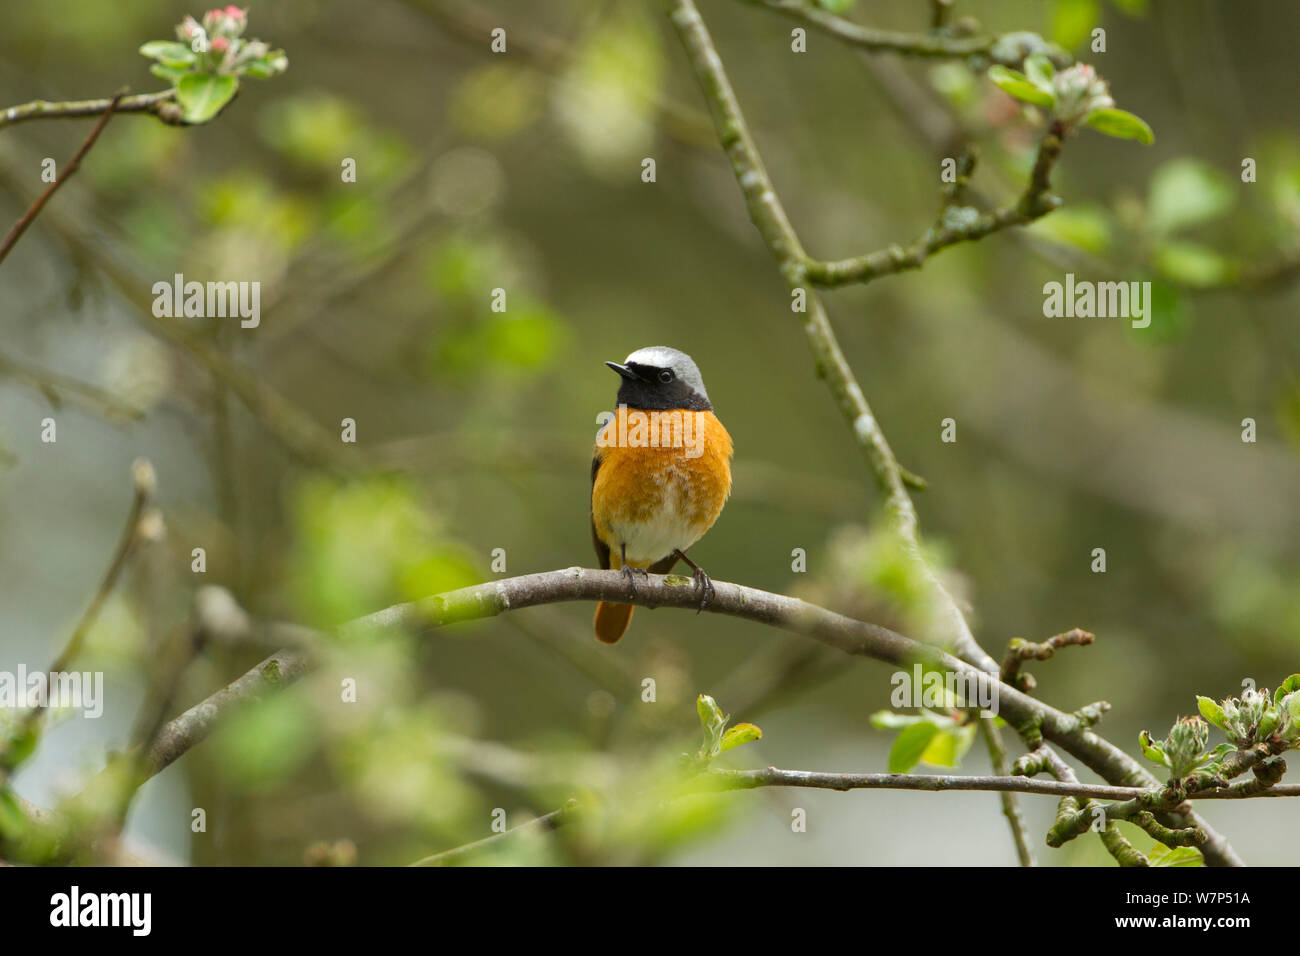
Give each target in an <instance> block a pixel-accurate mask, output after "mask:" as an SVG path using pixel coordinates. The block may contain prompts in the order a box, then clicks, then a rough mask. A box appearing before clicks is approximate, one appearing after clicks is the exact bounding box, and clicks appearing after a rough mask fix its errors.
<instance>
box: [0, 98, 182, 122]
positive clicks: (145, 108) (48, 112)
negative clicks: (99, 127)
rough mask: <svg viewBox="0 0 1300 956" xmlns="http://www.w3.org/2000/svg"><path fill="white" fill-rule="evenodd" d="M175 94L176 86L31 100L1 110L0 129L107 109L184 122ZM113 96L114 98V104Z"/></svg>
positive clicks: (108, 110)
mask: <svg viewBox="0 0 1300 956" xmlns="http://www.w3.org/2000/svg"><path fill="white" fill-rule="evenodd" d="M175 98H176V91H175V90H162V91H160V92H158V93H137V94H136V95H134V96H121V97H120V98H119V97H109V98H107V99H101V100H66V101H63V102H54V103H51V102H48V101H46V100H32V102H30V103H23V104H22V105H21V106H11V107H9V108H8V109H4V110H0V129H4V127H6V126H10V125H12V124H14V123H21V122H23V121H24V120H34V119H81V118H84V117H87V116H99V115H101V114H104V113H109V112H112V113H148V114H151V115H153V116H156V117H158V119H160V120H162V121H163V122H164V123H166V124H168V125H169V126H183V125H185V121H184V120H183V119H181V111H180V107H179V106H177V105H176V103H175V102H174V100H175ZM114 100H116V101H117V103H116V105H114Z"/></svg>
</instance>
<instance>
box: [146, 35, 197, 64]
mask: <svg viewBox="0 0 1300 956" xmlns="http://www.w3.org/2000/svg"><path fill="white" fill-rule="evenodd" d="M140 52H141V54H143V55H144V56H147V57H149V59H151V60H158V61H159V62H160V63H162V64H163V65H164V66H189V65H190V64H192V63H193V62H194V51H193V50H191V49H190V48H189V47H188V46H186V45H185V44H184V43H176V42H174V41H172V40H154V41H152V42H150V43H146V44H145V45H144V46H142V47H140Z"/></svg>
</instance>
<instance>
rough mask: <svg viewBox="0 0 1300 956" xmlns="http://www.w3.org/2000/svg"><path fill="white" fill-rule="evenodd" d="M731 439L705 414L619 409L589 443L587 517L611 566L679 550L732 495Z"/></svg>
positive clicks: (699, 533) (640, 562)
mask: <svg viewBox="0 0 1300 956" xmlns="http://www.w3.org/2000/svg"><path fill="white" fill-rule="evenodd" d="M731 454H732V444H731V436H730V435H728V434H727V430H726V429H725V428H723V427H722V423H721V422H720V421H718V419H717V416H715V415H714V414H713V413H712V412H693V411H685V410H681V409H674V410H671V411H642V410H640V409H627V408H620V409H619V411H618V414H617V416H616V417H615V418H614V419H612V420H611V421H610V422H609V423H608V424H607V425H606V426H605V427H604V428H603V429H602V430H601V432H600V435H598V436H597V439H596V457H598V458H599V459H600V467H599V468H598V469H597V471H596V477H595V481H594V483H593V485H592V489H591V516H592V521H593V523H594V525H595V528H596V533H597V534H598V535H599V536H600V539H601V540H602V541H603V542H604V543H605V544H607V545H608V546H609V548H610V563H611V566H613V567H618V566H619V565H620V564H621V563H622V558H623V549H624V548H626V557H627V561H628V564H630V565H632V566H633V567H648V566H649V565H651V564H653V563H655V562H656V561H658V560H660V559H661V558H664V557H667V556H668V555H669V554H671V553H672V551H673V550H674V549H680V550H682V551H685V550H686V549H687V548H689V547H690V546H691V545H692V544H694V543H695V542H696V541H698V540H699V539H700V537H701V536H702V535H703V534H704V532H706V531H707V530H708V529H709V528H710V527H711V526H712V525H713V522H714V521H716V520H717V518H718V515H719V514H720V513H721V512H722V506H723V504H725V503H726V500H727V495H728V494H729V493H730V491H731Z"/></svg>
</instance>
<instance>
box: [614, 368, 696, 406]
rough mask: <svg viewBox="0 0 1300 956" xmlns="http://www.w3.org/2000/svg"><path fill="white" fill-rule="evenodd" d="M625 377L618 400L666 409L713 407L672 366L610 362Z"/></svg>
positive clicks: (619, 388)
mask: <svg viewBox="0 0 1300 956" xmlns="http://www.w3.org/2000/svg"><path fill="white" fill-rule="evenodd" d="M605 364H606V365H608V366H609V367H610V368H612V369H613V370H614V371H615V372H617V373H618V374H619V375H620V376H621V377H622V379H623V382H622V384H620V385H619V387H618V404H620V405H626V406H627V407H628V408H641V409H645V410H647V411H666V410H668V409H674V408H684V409H688V410H690V411H697V412H707V411H712V409H713V406H712V405H710V404H709V400H708V398H707V397H706V396H704V395H701V394H700V393H699V392H697V391H696V390H695V389H694V388H693V387H692V386H691V385H689V384H687V383H686V382H684V381H682V380H681V379H680V378H678V377H677V373H676V372H674V371H673V370H672V369H671V368H663V367H660V366H656V365H645V364H642V363H640V362H631V361H629V362H628V363H627V364H626V365H620V364H618V363H617V362H606V363H605Z"/></svg>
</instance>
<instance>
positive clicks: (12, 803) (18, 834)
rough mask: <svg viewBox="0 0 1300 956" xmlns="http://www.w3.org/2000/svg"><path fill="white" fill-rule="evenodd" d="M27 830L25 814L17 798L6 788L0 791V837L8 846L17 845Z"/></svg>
mask: <svg viewBox="0 0 1300 956" xmlns="http://www.w3.org/2000/svg"><path fill="white" fill-rule="evenodd" d="M27 829H28V820H27V814H26V813H24V812H23V808H22V807H21V806H20V805H19V803H18V798H17V797H16V796H15V795H14V794H13V792H12V791H10V790H9V788H8V787H5V788H3V789H0V837H3V838H4V839H5V841H6V842H8V843H9V844H10V845H14V844H17V843H18V842H19V840H21V839H22V837H23V836H24V835H25V834H26V832H27Z"/></svg>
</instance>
